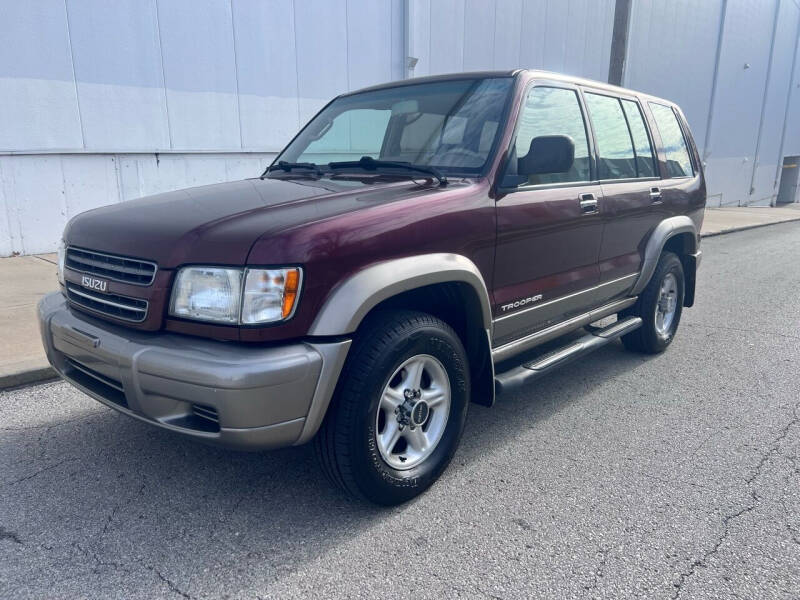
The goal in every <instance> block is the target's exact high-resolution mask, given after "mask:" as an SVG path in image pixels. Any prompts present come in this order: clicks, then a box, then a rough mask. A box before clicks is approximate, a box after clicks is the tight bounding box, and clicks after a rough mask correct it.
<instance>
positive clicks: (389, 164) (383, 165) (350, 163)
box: [328, 156, 447, 186]
mask: <svg viewBox="0 0 800 600" xmlns="http://www.w3.org/2000/svg"><path fill="white" fill-rule="evenodd" d="M328 167H329V168H330V169H331V170H332V171H336V170H338V169H363V170H365V171H377V170H378V169H402V170H405V171H416V172H417V173H425V174H426V175H430V176H432V177H433V178H434V179H436V180H438V181H439V185H441V186H445V185H447V177H445V176H444V175H443V174H442V173H441V171H439V169H437V168H436V167H429V166H427V165H415V164H413V163H410V162H402V161H393V160H376V159H374V158H372V157H371V156H362V157H361V158H360V159H359V160H346V161H342V162H332V163H328Z"/></svg>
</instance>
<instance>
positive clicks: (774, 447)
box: [745, 403, 800, 485]
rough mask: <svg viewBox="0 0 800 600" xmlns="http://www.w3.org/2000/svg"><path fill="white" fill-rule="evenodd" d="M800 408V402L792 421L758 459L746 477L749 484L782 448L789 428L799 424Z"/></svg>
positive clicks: (796, 406) (793, 412)
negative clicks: (799, 413)
mask: <svg viewBox="0 0 800 600" xmlns="http://www.w3.org/2000/svg"><path fill="white" fill-rule="evenodd" d="M798 409H800V403H798V404H796V405H795V407H794V410H793V411H792V419H791V421H789V422H788V423H787V424H786V426H785V427H784V428H783V429H781V432H780V433H779V434H778V437H776V438H775V439H774V440H773V441H772V444H770V448H769V450H768V451H767V452H765V453H764V454H763V455H762V456H761V459H760V460H759V461H758V464H757V465H756V468H755V469H754V470H753V472H752V473H751V474H750V476H749V477H747V478H746V479H745V482H746V483H747V484H748V485H750V484H752V483H753V481H755V480H756V479H757V478H758V477H759V476H760V475H761V471H762V470H763V468H764V465H765V464H767V462H769V460H770V459H771V458H772V457H773V456H774V455H775V454H777V453H778V450H780V446H781V442H783V440H785V439H786V436H787V435H789V430H790V429H791V428H792V427H793V426H794V425H797V423H798V422H800V416H799V415H798V414H797V411H798Z"/></svg>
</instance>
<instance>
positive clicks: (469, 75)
mask: <svg viewBox="0 0 800 600" xmlns="http://www.w3.org/2000/svg"><path fill="white" fill-rule="evenodd" d="M523 73H526V74H529V75H530V77H532V78H534V79H536V78H541V79H549V80H551V81H552V80H556V81H563V82H564V83H574V84H578V85H585V86H590V87H593V88H597V89H601V90H605V91H608V92H613V93H615V94H627V95H635V96H641V97H644V98H648V99H651V100H656V101H659V102H664V103H666V104H670V105H672V104H675V103H674V102H672V101H671V100H667V99H665V98H659V97H657V96H653V95H651V94H646V93H644V92H639V91H637V90H632V89H630V88H624V87H620V86H617V85H612V84H610V83H606V82H604V81H596V80H594V79H586V78H585V77H575V76H573V75H565V74H563V73H556V72H555V71H544V70H541V69H511V70H505V71H470V72H464V73H445V74H442V75H428V76H425V77H412V78H410V79H400V80H397V81H390V82H388V83H381V84H378V85H373V86H370V87H365V88H361V89H359V90H353V91H352V92H347V93H346V94H342V95H343V96H349V95H351V94H360V93H362V92H371V91H374V90H382V89H387V88H393V87H400V86H404V85H416V84H420V83H432V82H436V81H454V80H458V79H489V78H492V77H515V76H517V75H520V74H523Z"/></svg>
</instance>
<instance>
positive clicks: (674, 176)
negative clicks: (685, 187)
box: [647, 99, 698, 179]
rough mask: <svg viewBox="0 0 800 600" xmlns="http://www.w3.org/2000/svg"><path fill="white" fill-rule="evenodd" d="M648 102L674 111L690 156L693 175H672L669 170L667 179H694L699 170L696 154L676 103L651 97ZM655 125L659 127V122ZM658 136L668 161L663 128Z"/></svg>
mask: <svg viewBox="0 0 800 600" xmlns="http://www.w3.org/2000/svg"><path fill="white" fill-rule="evenodd" d="M647 103H648V104H656V105H658V106H662V107H664V108H668V109H669V110H670V111H671V112H672V116H674V117H675V121H676V122H677V123H678V129H679V130H680V132H681V136H682V137H683V143H684V145H685V146H686V154H687V155H688V156H689V164H690V165H691V166H692V174H691V175H670V174H669V172H667V177H666V178H667V179H694V178H695V177H697V172H698V169H697V165H696V164H695V162H694V156H693V154H694V152H693V151H692V146H691V145H690V144H689V138H688V137H686V131H685V129H684V124H683V119H682V118H681V115H680V114H679V113H678V112H677V111H676V110H675V105H674V104H669V103H665V102H664V101H658V100H650V99H648V100H647ZM650 112H651V113H652V112H653V111H652V109H651V111H650ZM655 119H656V116H655V114H653V120H654V121H655ZM655 126H656V127H658V122H656V123H655ZM658 136H659V138H661V145H662V148H661V151H662V152H663V154H664V160H665V161H666V159H667V153H666V150H665V149H664V147H663V146H664V139H663V137H662V136H661V130H659V131H658Z"/></svg>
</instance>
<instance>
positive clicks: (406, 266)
mask: <svg viewBox="0 0 800 600" xmlns="http://www.w3.org/2000/svg"><path fill="white" fill-rule="evenodd" d="M459 282H460V283H466V284H468V285H469V286H470V287H471V288H472V289H473V290H474V291H475V293H476V294H477V296H478V300H479V301H480V305H481V313H482V316H483V328H484V329H488V330H490V331H491V329H492V312H491V305H490V302H489V292H488V291H487V289H486V283H485V282H484V281H483V277H482V276H481V273H480V271H479V270H478V267H476V266H475V263H473V262H472V261H471V260H469V259H468V258H467V257H465V256H462V255H460V254H448V253H436V254H422V255H419V256H408V257H405V258H396V259H391V260H386V261H382V262H379V263H377V264H374V265H371V266H369V267H366V268H365V269H362V270H361V271H359V272H357V273H355V274H354V275H351V276H350V277H348V278H347V279H345V280H344V281H342V282H341V283H339V284H338V285H337V286H336V287H335V288H334V289H333V291H332V292H331V294H330V296H328V299H327V300H326V301H325V304H324V305H323V306H322V309H321V310H320V311H319V314H318V315H317V317H316V319H314V323H312V325H311V329H310V330H309V332H308V335H311V336H335V335H345V334H349V333H353V332H354V331H355V330H356V329H357V328H358V326H359V324H360V323H361V320H362V319H363V318H364V317H365V316H366V315H367V313H368V312H369V311H370V310H372V309H373V308H374V307H375V306H377V305H378V304H380V303H381V302H383V301H384V300H387V299H389V298H391V297H393V296H396V295H397V294H400V293H402V292H407V291H409V290H413V289H416V288H421V287H425V286H428V285H434V284H437V283H459Z"/></svg>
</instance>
